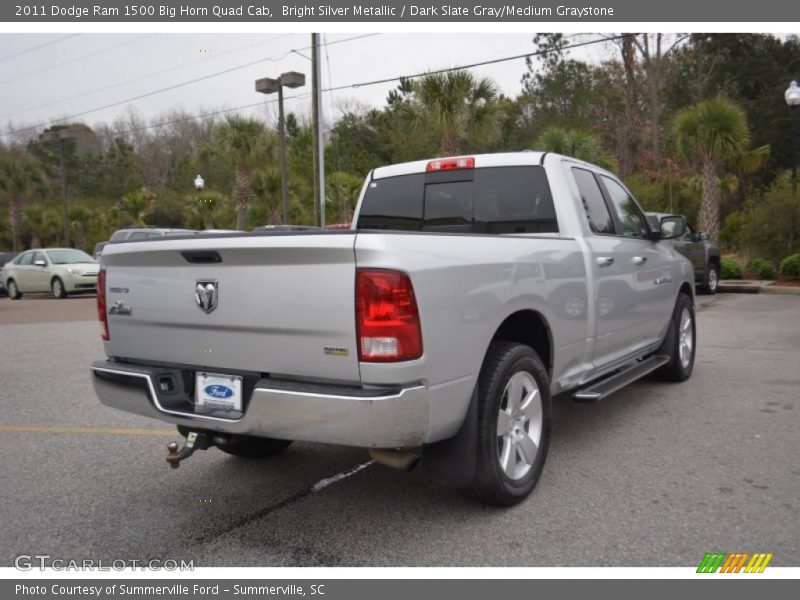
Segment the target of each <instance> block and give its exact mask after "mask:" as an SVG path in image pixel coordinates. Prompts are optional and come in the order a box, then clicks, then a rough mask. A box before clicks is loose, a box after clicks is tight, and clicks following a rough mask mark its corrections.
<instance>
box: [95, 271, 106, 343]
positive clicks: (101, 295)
mask: <svg viewBox="0 0 800 600" xmlns="http://www.w3.org/2000/svg"><path fill="white" fill-rule="evenodd" d="M97 318H98V319H100V324H101V325H102V326H103V339H104V340H105V341H108V311H107V310H106V270H105V269H100V272H99V273H98V274H97Z"/></svg>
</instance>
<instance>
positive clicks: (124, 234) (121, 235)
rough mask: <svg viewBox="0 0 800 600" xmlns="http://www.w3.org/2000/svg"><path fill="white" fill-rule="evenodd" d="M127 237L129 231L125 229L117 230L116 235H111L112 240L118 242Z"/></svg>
mask: <svg viewBox="0 0 800 600" xmlns="http://www.w3.org/2000/svg"><path fill="white" fill-rule="evenodd" d="M126 237H128V232H127V231H125V230H122V231H116V232H114V235H112V236H111V241H112V242H118V241H120V240H124V239H125V238H126Z"/></svg>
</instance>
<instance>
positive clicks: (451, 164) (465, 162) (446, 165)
mask: <svg viewBox="0 0 800 600" xmlns="http://www.w3.org/2000/svg"><path fill="white" fill-rule="evenodd" d="M474 168H475V159H474V158H473V157H472V156H461V157H457V158H442V159H439V160H432V161H431V162H429V163H428V167H427V168H426V169H425V170H426V171H428V172H429V173H430V172H434V173H435V172H436V171H455V170H457V169H474Z"/></svg>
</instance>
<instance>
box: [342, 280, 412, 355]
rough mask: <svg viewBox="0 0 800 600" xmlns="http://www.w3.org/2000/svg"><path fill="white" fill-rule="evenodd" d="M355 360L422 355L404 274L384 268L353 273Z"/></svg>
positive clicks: (409, 286) (410, 297) (409, 283)
mask: <svg viewBox="0 0 800 600" xmlns="http://www.w3.org/2000/svg"><path fill="white" fill-rule="evenodd" d="M356 327H357V335H358V359H359V360H361V361H365V362H395V361H402V360H413V359H415V358H419V357H420V356H422V333H421V331H420V325H419V311H418V310H417V301H416V299H415V298H414V288H413V287H412V285H411V280H410V279H409V278H408V275H406V274H405V273H402V272H400V271H390V270H387V269H358V271H357V272H356Z"/></svg>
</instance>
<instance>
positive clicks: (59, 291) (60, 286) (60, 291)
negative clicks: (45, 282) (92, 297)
mask: <svg viewBox="0 0 800 600" xmlns="http://www.w3.org/2000/svg"><path fill="white" fill-rule="evenodd" d="M50 289H51V290H52V291H53V296H54V297H55V298H58V299H59V300H61V299H64V298H66V297H67V290H66V289H64V282H63V281H61V279H59V278H58V277H54V278H53V281H52V282H51V283H50Z"/></svg>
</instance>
